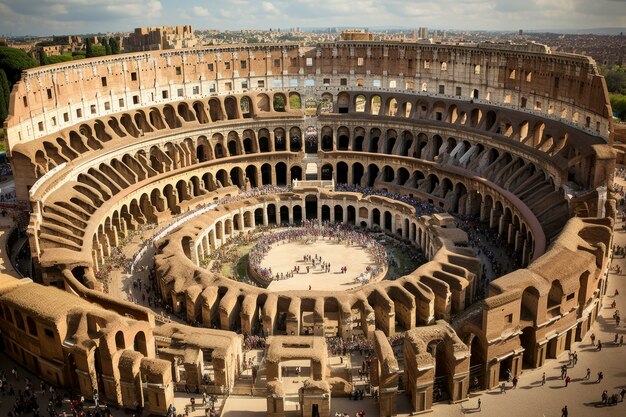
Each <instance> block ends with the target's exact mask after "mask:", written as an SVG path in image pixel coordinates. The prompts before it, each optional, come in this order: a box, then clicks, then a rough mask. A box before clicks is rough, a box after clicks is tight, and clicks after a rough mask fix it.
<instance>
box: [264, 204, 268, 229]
mask: <svg viewBox="0 0 626 417" xmlns="http://www.w3.org/2000/svg"><path fill="white" fill-rule="evenodd" d="M268 224H269V218H268V215H267V204H264V205H263V226H267V225H268Z"/></svg>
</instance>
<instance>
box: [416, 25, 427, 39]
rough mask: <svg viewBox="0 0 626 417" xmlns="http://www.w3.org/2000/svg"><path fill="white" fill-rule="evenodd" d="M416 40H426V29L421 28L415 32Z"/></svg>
mask: <svg viewBox="0 0 626 417" xmlns="http://www.w3.org/2000/svg"><path fill="white" fill-rule="evenodd" d="M417 37H418V39H428V28H426V27H421V28H419V29H418V31H417Z"/></svg>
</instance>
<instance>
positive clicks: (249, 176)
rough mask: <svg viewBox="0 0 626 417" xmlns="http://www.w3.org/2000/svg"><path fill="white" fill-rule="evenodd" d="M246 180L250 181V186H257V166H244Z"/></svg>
mask: <svg viewBox="0 0 626 417" xmlns="http://www.w3.org/2000/svg"><path fill="white" fill-rule="evenodd" d="M246 180H247V181H246V182H249V183H250V186H251V187H254V188H256V187H258V186H259V184H257V168H256V167H255V166H254V165H248V166H247V167H246Z"/></svg>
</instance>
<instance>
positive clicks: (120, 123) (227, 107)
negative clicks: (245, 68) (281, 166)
mask: <svg viewBox="0 0 626 417" xmlns="http://www.w3.org/2000/svg"><path fill="white" fill-rule="evenodd" d="M298 103H300V95H299V93H297V92H293V91H292V92H263V93H250V94H239V95H228V96H215V97H211V98H209V99H208V100H207V99H203V100H198V99H196V100H185V101H179V102H177V103H172V104H164V105H159V106H151V107H149V108H142V109H137V110H133V111H129V112H124V113H118V114H115V115H111V116H106V117H104V118H102V119H96V120H93V121H89V122H86V123H81V124H80V125H76V126H74V127H72V128H68V129H65V130H63V131H61V132H59V133H60V134H59V133H57V134H55V135H50V136H48V138H44V139H42V140H40V141H38V144H39V145H38V146H37V147H36V148H35V147H33V143H29V144H28V147H29V148H28V150H27V151H26V153H27V154H28V155H31V161H32V162H33V164H34V165H35V172H36V173H37V175H39V176H41V175H43V174H44V173H45V172H47V171H49V170H50V169H52V168H53V167H55V166H57V165H60V164H62V163H64V162H69V161H72V160H75V159H77V158H79V157H81V155H83V154H86V153H89V152H92V151H99V150H102V149H103V148H104V147H105V143H106V142H109V141H112V140H117V139H123V140H125V139H128V138H132V139H139V138H141V137H144V136H146V135H151V134H158V133H159V132H160V131H161V132H171V131H173V130H177V129H180V128H192V127H195V126H202V125H209V124H213V123H219V122H229V121H237V120H243V119H251V118H255V117H259V116H263V115H268V116H269V115H276V116H279V115H281V114H286V113H289V112H292V111H293V110H299V108H300V105H299V104H298ZM292 105H294V106H296V107H295V108H292ZM54 136H56V137H54ZM15 151H16V152H17V153H19V152H20V151H22V149H21V148H20V146H19V145H18V146H17V147H16V149H15Z"/></svg>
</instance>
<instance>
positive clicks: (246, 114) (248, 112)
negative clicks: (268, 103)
mask: <svg viewBox="0 0 626 417" xmlns="http://www.w3.org/2000/svg"><path fill="white" fill-rule="evenodd" d="M239 108H240V109H241V115H242V116H243V118H244V119H250V118H251V117H252V116H253V115H252V106H251V102H250V98H249V97H248V96H243V97H241V100H240V101H239Z"/></svg>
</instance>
